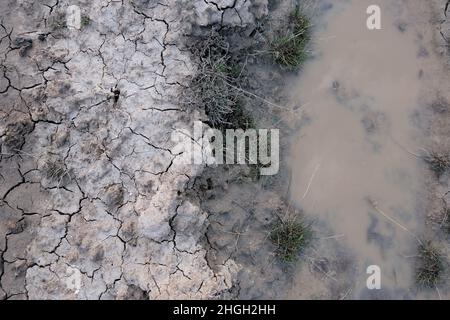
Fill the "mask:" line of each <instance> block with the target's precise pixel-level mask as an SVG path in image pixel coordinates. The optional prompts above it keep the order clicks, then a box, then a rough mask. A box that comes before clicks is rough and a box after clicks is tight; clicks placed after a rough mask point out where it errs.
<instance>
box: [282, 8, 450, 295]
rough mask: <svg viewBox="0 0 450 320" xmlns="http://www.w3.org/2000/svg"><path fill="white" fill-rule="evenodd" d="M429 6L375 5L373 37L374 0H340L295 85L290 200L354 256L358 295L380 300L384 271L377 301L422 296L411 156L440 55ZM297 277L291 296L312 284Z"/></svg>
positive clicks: (418, 177) (417, 178)
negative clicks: (373, 279)
mask: <svg viewBox="0 0 450 320" xmlns="http://www.w3.org/2000/svg"><path fill="white" fill-rule="evenodd" d="M424 2H425V1H416V0H411V1H408V2H405V1H393V0H378V1H376V4H378V5H379V6H380V7H381V13H382V16H381V21H382V30H374V31H370V30H368V29H367V27H366V19H367V17H368V16H367V14H366V9H367V7H368V6H369V5H371V4H373V1H367V0H353V1H332V2H331V3H332V6H331V8H329V9H328V11H327V12H326V13H324V14H323V16H322V17H321V19H320V20H319V21H318V22H317V25H316V26H315V34H314V39H315V41H314V57H313V58H312V59H311V60H310V61H309V62H307V63H306V65H305V66H304V68H303V71H302V72H301V74H300V75H299V77H298V79H297V80H296V81H295V85H294V87H293V88H292V101H293V103H294V104H297V105H302V106H303V107H302V108H304V110H303V115H302V116H303V120H302V125H301V128H300V129H299V131H298V134H297V135H296V137H295V139H294V143H293V146H292V150H291V167H292V185H291V199H292V202H294V203H295V204H296V205H297V206H299V207H301V208H302V209H303V210H304V213H305V215H306V216H307V217H308V219H310V220H313V221H318V222H319V223H318V224H320V223H325V224H326V225H327V226H328V228H329V232H328V233H325V231H324V230H321V229H320V228H318V230H316V238H317V241H339V242H340V243H341V244H342V245H343V246H345V248H347V249H346V250H348V251H349V252H351V253H352V254H353V256H354V260H353V261H352V270H356V272H353V274H348V275H346V277H347V278H349V277H352V278H353V277H354V282H353V288H350V289H349V292H350V294H349V297H351V298H365V297H370V296H373V294H374V293H373V292H370V291H369V290H368V289H367V288H366V279H367V277H368V275H367V274H366V268H367V267H368V266H369V265H378V266H379V267H380V268H381V272H382V274H381V275H382V289H381V290H380V291H378V296H379V297H383V294H386V296H385V297H390V298H405V297H413V296H414V295H415V291H414V274H413V271H414V270H413V266H414V263H413V256H414V255H415V254H416V252H417V251H416V248H417V240H416V239H415V236H414V235H419V234H420V232H421V229H422V228H423V225H424V223H425V221H424V220H425V214H424V213H423V210H421V208H422V207H423V203H422V202H423V201H422V198H421V197H422V188H423V187H424V186H423V183H424V182H423V165H422V164H421V163H420V161H418V159H417V158H416V157H415V156H413V155H412V154H410V152H413V153H419V152H420V146H422V145H423V141H424V132H422V131H421V130H420V129H419V128H418V125H417V124H416V123H415V120H414V114H415V113H417V112H418V110H419V112H420V108H421V102H420V101H421V94H422V93H423V92H424V89H423V87H424V80H423V78H424V77H426V75H427V72H430V71H431V70H430V69H427V67H428V65H429V64H430V62H429V60H430V59H432V57H430V55H432V54H431V53H430V52H429V50H430V48H427V47H426V43H429V42H431V41H432V39H431V37H432V35H431V34H432V32H429V33H424V32H422V31H421V30H420V28H419V27H417V26H418V25H423V24H421V23H422V22H423V21H422V20H421V22H420V23H419V21H418V20H417V19H424V18H423V15H426V14H428V12H430V10H429V8H428V7H427V6H429V4H426V3H424ZM318 3H319V5H320V6H322V5H324V3H325V1H322V2H320V1H319V2H318ZM421 16H422V18H420V17H421ZM427 37H428V38H427ZM424 38H425V39H424ZM424 44H425V45H424ZM424 74H425V76H424ZM444 90H445V88H444ZM374 204H375V205H374ZM330 236H331V238H329V237H330ZM321 239H322V240H321ZM323 239H327V240H323ZM324 254H325V255H326V253H324ZM299 268H300V267H299ZM343 272H345V271H343ZM348 272H349V273H350V271H348ZM294 278H295V279H294V281H293V285H292V288H290V289H289V291H288V293H287V297H288V298H298V297H301V296H302V294H301V292H302V290H304V289H305V287H304V283H305V279H302V277H301V276H300V275H299V276H298V277H294ZM330 278H331V277H330ZM380 293H381V294H380Z"/></svg>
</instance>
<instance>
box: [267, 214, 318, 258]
mask: <svg viewBox="0 0 450 320" xmlns="http://www.w3.org/2000/svg"><path fill="white" fill-rule="evenodd" d="M311 236H312V231H311V227H310V225H307V224H306V223H305V222H304V221H302V220H300V219H296V218H289V219H287V220H285V221H280V222H278V223H277V224H276V225H275V226H274V228H273V229H272V231H271V232H270V236H269V237H270V240H271V241H272V242H273V243H274V244H275V245H276V246H277V251H276V252H277V255H278V256H279V257H280V258H281V260H283V261H285V262H293V261H295V260H296V259H297V257H298V254H299V253H300V252H301V251H302V250H303V249H304V248H305V246H306V245H307V244H308V243H309V241H310V240H311Z"/></svg>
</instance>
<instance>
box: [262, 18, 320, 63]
mask: <svg viewBox="0 0 450 320" xmlns="http://www.w3.org/2000/svg"><path fill="white" fill-rule="evenodd" d="M290 20H291V25H292V27H291V28H289V29H290V30H289V31H288V32H286V34H285V35H283V36H282V37H280V38H279V39H278V40H276V41H274V42H273V43H272V44H271V52H272V55H273V57H274V59H275V62H277V63H278V64H280V65H281V66H283V67H286V68H288V69H291V70H295V69H297V68H299V67H300V66H301V65H302V64H303V63H304V62H305V60H306V59H307V58H308V51H307V45H308V42H309V41H310V39H311V33H310V28H311V24H310V21H309V18H308V16H307V15H306V14H305V13H304V12H302V11H300V10H296V11H295V13H294V14H292V16H291V17H290Z"/></svg>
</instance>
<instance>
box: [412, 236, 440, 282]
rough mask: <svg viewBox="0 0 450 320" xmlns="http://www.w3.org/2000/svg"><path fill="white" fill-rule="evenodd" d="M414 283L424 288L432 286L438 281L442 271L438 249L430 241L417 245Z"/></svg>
mask: <svg viewBox="0 0 450 320" xmlns="http://www.w3.org/2000/svg"><path fill="white" fill-rule="evenodd" d="M418 260H419V261H418V267H417V270H416V283H417V284H418V285H419V286H421V287H425V288H433V287H435V286H436V284H437V283H438V282H439V280H440V278H441V276H442V273H443V271H444V259H443V256H442V254H441V252H440V250H439V249H438V248H437V247H435V246H434V245H433V244H432V243H431V242H426V243H424V244H421V245H420V247H419V257H418Z"/></svg>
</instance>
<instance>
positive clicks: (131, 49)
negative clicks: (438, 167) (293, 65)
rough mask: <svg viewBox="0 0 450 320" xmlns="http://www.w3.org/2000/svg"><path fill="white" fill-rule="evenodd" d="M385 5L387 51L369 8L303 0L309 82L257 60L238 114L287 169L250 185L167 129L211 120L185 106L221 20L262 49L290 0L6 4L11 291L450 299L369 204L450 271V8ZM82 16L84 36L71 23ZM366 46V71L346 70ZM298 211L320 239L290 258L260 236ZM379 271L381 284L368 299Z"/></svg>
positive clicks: (2, 31)
mask: <svg viewBox="0 0 450 320" xmlns="http://www.w3.org/2000/svg"><path fill="white" fill-rule="evenodd" d="M300 2H301V1H300ZM380 2H381V3H382V4H383V5H386V6H387V7H389V9H388V8H386V9H385V10H389V13H388V14H386V17H384V16H383V23H384V26H385V28H386V29H385V33H382V34H381V35H379V38H378V39H377V40H378V42H379V43H380V44H379V46H380V47H377V46H378V45H377V41H374V42H373V43H372V44H371V40H370V39H367V37H365V36H366V35H365V34H364V32H365V31H364V30H356V29H357V28H356V29H355V28H354V26H352V25H351V24H352V22H351V21H352V19H349V18H348V17H353V16H356V11H358V12H359V11H361V13H360V15H361V17H360V19H361V21H359V20H358V19H355V21H354V23H359V24H361V27H360V28H363V26H364V20H365V17H366V15H365V9H364V8H363V7H364V4H363V3H362V2H359V1H356V0H355V1H310V2H308V8H310V9H309V10H310V13H311V14H312V19H313V24H314V28H313V29H314V32H313V43H312V46H311V47H312V57H311V59H310V60H309V61H307V63H306V64H305V66H304V68H303V69H302V71H301V72H300V73H299V74H298V75H297V74H295V73H293V72H287V71H285V70H283V69H280V68H279V67H277V66H276V65H274V64H273V62H271V60H270V59H269V58H268V57H266V56H264V55H262V56H258V55H256V56H255V55H252V54H246V55H245V59H244V60H243V61H245V66H246V67H248V71H247V72H248V75H247V77H246V90H248V92H251V93H252V94H254V95H257V96H258V97H259V98H258V99H255V97H254V96H251V95H250V96H247V97H243V99H244V100H245V101H244V102H245V104H246V108H245V110H246V111H247V112H249V113H250V114H251V117H252V118H253V119H254V121H255V122H256V123H257V126H259V127H263V128H264V127H279V128H280V129H281V133H282V137H284V138H282V139H281V143H282V146H281V150H282V155H281V156H282V163H281V166H280V173H279V174H278V175H277V176H274V177H258V174H257V173H256V174H255V171H254V168H252V167H247V166H242V167H240V166H236V167H229V166H217V167H205V166H203V165H195V166H194V165H190V164H186V162H185V161H183V160H184V159H183V157H184V156H185V153H183V152H179V151H177V150H179V149H175V147H177V148H179V146H180V144H181V145H184V144H186V145H190V143H191V141H192V139H194V137H191V136H185V137H184V138H180V136H179V135H177V136H176V137H177V138H176V139H174V136H173V132H174V131H177V130H182V129H190V128H192V127H193V123H194V121H197V120H202V121H204V122H205V123H208V115H207V114H205V112H204V110H199V109H189V108H187V107H186V105H185V104H183V103H181V102H182V101H184V100H185V99H184V98H185V97H186V96H187V94H186V92H188V90H189V86H190V85H191V84H192V81H193V79H195V77H196V76H197V75H198V74H201V69H200V68H199V65H198V63H197V61H196V59H195V57H193V56H192V50H190V49H191V48H190V47H189V44H190V43H193V42H192V39H196V38H197V37H198V36H199V35H200V36H202V35H205V34H207V33H208V32H209V30H211V28H212V27H213V26H214V27H216V28H218V29H219V30H225V31H223V33H222V34H224V36H225V37H226V39H227V41H228V42H227V43H229V44H230V46H232V47H234V48H239V50H241V49H242V48H243V49H242V50H241V51H244V52H247V47H252V48H253V47H256V48H264V45H265V43H266V41H267V39H268V38H270V37H273V36H274V33H273V31H272V30H276V29H277V28H280V24H282V22H283V21H284V17H286V16H287V15H288V14H289V12H291V11H292V10H293V8H294V7H295V3H296V1H264V0H262V1H256V0H255V1H240V0H237V1H226V0H223V1H215V2H212V1H178V0H173V1H172V0H167V1H152V0H148V1H144V0H136V1H82V0H78V1H64V0H49V1H41V2H36V1H26V0H22V1H8V0H7V1H2V2H1V3H0V12H1V15H0V22H1V25H0V62H1V70H0V72H1V75H0V97H1V100H0V138H1V140H0V142H1V149H0V151H1V154H0V200H1V201H0V299H164V298H178V299H213V298H214V299H221V298H233V299H245V298H247V299H260V298H266V299H268V298H273V299H280V298H292V299H298V298H301V299H324V298H330V299H352V298H353V299H361V298H377V297H383V298H392V299H397V298H417V297H419V298H421V297H425V298H436V297H439V296H440V297H441V298H449V294H450V292H449V290H448V289H447V288H448V279H447V278H448V275H447V274H446V273H444V274H441V275H440V279H439V280H440V282H439V283H436V286H434V287H432V288H430V289H420V288H418V287H417V286H416V285H415V284H414V272H415V268H416V267H415V264H416V260H417V259H416V258H415V256H416V255H417V243H416V242H415V241H416V240H415V239H414V237H411V235H410V234H405V231H404V230H401V229H400V230H399V228H398V226H395V225H392V221H386V220H385V217H383V216H380V214H379V212H377V210H376V208H379V209H380V210H382V211H383V212H388V214H389V216H391V215H392V216H395V221H398V222H400V223H401V224H402V226H403V225H404V226H405V227H407V228H408V230H411V233H414V234H417V235H419V236H420V237H421V239H422V238H423V239H428V240H432V241H433V243H436V245H438V246H439V247H440V248H442V252H444V253H445V255H446V257H445V258H446V259H447V260H448V257H447V252H448V247H449V242H448V241H449V239H448V233H446V231H445V229H446V226H447V216H446V214H447V213H446V211H445V210H444V209H446V207H445V206H446V204H447V203H448V202H449V201H450V198H449V197H448V196H450V194H449V193H448V192H449V190H450V186H449V173H448V172H447V173H443V174H442V175H440V176H439V178H437V177H436V175H435V174H434V173H432V172H431V171H430V169H429V166H427V164H426V162H425V161H423V157H422V153H421V152H423V149H426V150H433V151H435V152H439V153H444V152H445V151H448V150H449V148H450V145H449V141H448V137H449V136H450V131H449V130H450V108H449V103H448V101H450V96H448V94H449V93H448V90H447V89H448V85H449V84H450V79H449V72H448V61H449V59H450V58H449V56H448V54H449V49H448V43H449V40H450V20H449V22H447V20H446V17H447V12H446V10H447V9H448V4H447V1H434V2H433V5H430V4H426V5H425V4H424V3H422V2H421V1H412V0H411V1H380ZM393 2H395V3H394V4H393ZM301 3H302V2H301ZM355 3H357V4H355ZM70 5H77V6H78V7H79V8H81V12H82V27H81V30H71V29H68V28H66V26H65V21H66V17H65V12H66V9H67V7H68V6H70ZM448 14H450V9H449V11H448ZM227 28H230V29H229V31H227ZM347 28H349V29H351V30H354V33H350V32H348V30H347ZM330 29H331V30H332V32H329V31H330ZM221 32H222V31H221ZM333 33H334V34H333ZM386 34H388V35H387V36H386ZM333 36H335V38H333ZM354 40H361V41H362V42H363V44H362V46H361V47H355V48H353V49H352V48H351V44H352V41H354ZM364 41H367V42H364ZM371 45H373V47H371ZM396 46H398V47H396ZM349 47H350V48H349ZM360 48H363V49H364V50H365V51H364V50H363V51H364V52H358V49H360ZM239 50H238V49H236V52H240V51H239ZM260 50H264V49H260ZM348 50H351V53H352V54H354V56H349V55H348V54H349V51H348ZM372 50H380V52H379V53H378V54H374V53H373V51H372ZM364 54H366V55H369V56H370V57H371V58H372V60H373V59H375V60H376V61H371V63H370V64H369V66H372V68H373V69H371V68H368V69H366V73H365V75H360V74H356V75H354V74H352V72H351V70H352V69H351V67H352V64H354V65H357V66H358V67H360V68H361V69H362V70H364V66H365V61H366V60H365V59H366V58H365V57H364ZM236 55H238V54H236ZM384 58H385V60H383V59H384ZM377 59H379V60H377ZM386 61H387V62H386ZM241 62H242V61H241ZM376 62H378V63H379V64H380V65H381V67H377V66H376ZM385 63H387V64H385ZM333 66H334V68H333ZM354 70H356V71H355V73H358V70H360V69H356V68H355V69H354ZM370 72H373V74H370ZM367 73H369V74H367ZM383 76H384V77H385V79H387V80H386V81H383V79H381V80H380V79H376V78H377V77H378V78H383ZM374 78H375V80H378V81H381V83H382V84H381V85H379V84H378V83H376V82H375V80H374V81H371V79H374ZM310 86H311V87H312V88H318V89H317V91H316V93H317V97H315V96H314V94H315V93H314V92H315V91H314V90H312V89H311V90H310ZM380 86H381V88H380ZM383 86H384V87H383ZM320 90H322V91H320ZM377 90H380V91H377ZM262 99H265V102H264V100H262ZM383 99H384V100H383ZM267 101H271V102H272V103H267ZM307 102H310V104H305V103H307ZM393 102H395V105H396V107H395V108H394V107H389V105H390V104H392V103H393ZM274 106H277V108H274ZM279 106H285V108H279ZM298 106H301V107H300V108H299V107H298ZM327 108H329V109H327ZM209 120H210V119H209ZM308 130H310V131H308ZM330 133H331V134H332V135H333V139H337V141H336V140H333V139H331V140H330V139H329V137H328V136H327V135H329V134H330ZM288 137H289V138H288ZM352 143H353V144H352ZM360 145H363V147H361V148H362V149H358V148H359V147H360ZM327 152H330V153H327ZM377 152H378V154H377ZM412 153H414V154H416V155H412ZM349 155H351V157H349ZM376 157H378V158H377V159H375V158H376ZM319 160H320V161H319ZM321 161H323V162H321ZM351 161H354V163H352V164H351V166H349V163H351ZM319 163H320V166H317V165H318V164H319ZM361 163H365V164H364V165H365V166H366V167H364V166H361ZM380 163H381V165H379V164H380ZM349 167H350V168H349ZM368 167H371V168H376V169H370V168H368ZM316 168H317V169H316ZM350 169H353V170H350ZM357 170H360V171H357ZM314 172H316V174H315V175H314V176H313V179H311V178H312V174H313V173H314ZM330 175H334V179H335V180H334V181H335V182H336V184H334V183H331V182H330V181H331V179H330ZM336 175H337V177H336ZM339 175H342V176H341V177H339ZM386 175H387V176H388V178H389V179H387V180H386V179H385V178H384V177H385V176H386ZM355 177H356V178H358V179H357V181H356V180H352V179H354V178H355ZM339 179H340V180H339ZM342 180H344V182H345V183H342ZM360 180H362V181H363V182H361V181H360ZM368 180H370V181H372V182H373V183H372V184H365V183H364V181H368ZM308 181H310V182H311V183H310V184H308ZM340 181H341V182H340ZM342 185H344V187H343V186H342ZM371 186H372V187H373V186H376V187H374V189H372V188H371ZM305 187H306V188H307V189H305ZM336 190H338V191H339V192H336ZM366 197H373V198H374V200H376V201H377V204H378V205H377V206H376V208H374V207H373V206H372V207H370V204H368V202H367V201H365V202H364V201H362V200H364V199H363V198H366ZM355 199H356V201H355ZM449 205H450V204H449ZM293 207H296V208H297V209H301V210H303V214H304V216H305V217H306V218H307V219H309V220H311V221H313V225H312V226H313V230H314V237H313V239H312V241H311V244H310V245H309V246H308V248H307V249H306V250H305V251H304V252H303V253H302V255H301V256H300V257H299V259H298V260H297V261H295V262H293V263H290V264H287V263H285V262H282V261H280V259H279V258H278V257H277V255H276V253H275V252H276V251H275V249H276V248H275V246H274V244H273V243H271V241H270V240H269V239H268V238H269V237H268V235H269V233H270V231H271V229H272V228H273V224H274V222H275V221H276V220H277V217H279V216H280V215H283V214H285V212H287V211H291V210H292V211H293V210H294V209H293ZM333 210H335V211H334V212H332V213H330V211H333ZM448 214H450V213H448ZM449 219H450V217H449ZM448 229H450V228H448ZM341 234H342V235H343V236H341ZM367 263H369V264H380V266H381V267H382V270H383V275H385V276H386V277H385V278H383V285H386V287H383V289H382V290H381V291H367V290H365V289H364V284H365V278H366V276H367V275H366V274H365V268H364V267H365V265H366V264H367ZM383 277H384V276H383Z"/></svg>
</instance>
